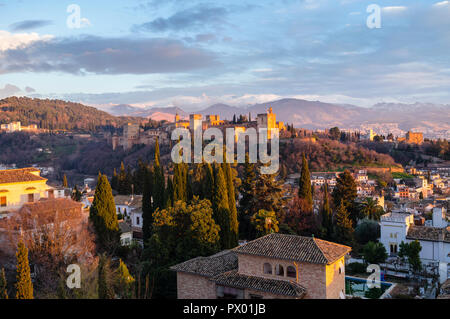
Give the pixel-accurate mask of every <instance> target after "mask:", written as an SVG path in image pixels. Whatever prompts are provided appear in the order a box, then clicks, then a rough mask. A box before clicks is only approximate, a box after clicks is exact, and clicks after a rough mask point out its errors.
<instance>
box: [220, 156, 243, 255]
mask: <svg viewBox="0 0 450 319" xmlns="http://www.w3.org/2000/svg"><path fill="white" fill-rule="evenodd" d="M222 168H223V172H224V174H225V179H226V183H227V193H228V194H227V195H228V207H229V209H230V228H231V229H230V230H231V238H230V245H231V246H232V247H235V246H237V245H238V239H239V223H238V220H237V209H236V195H235V191H234V178H233V175H232V172H231V165H230V163H226V162H225V152H224V161H223V163H222Z"/></svg>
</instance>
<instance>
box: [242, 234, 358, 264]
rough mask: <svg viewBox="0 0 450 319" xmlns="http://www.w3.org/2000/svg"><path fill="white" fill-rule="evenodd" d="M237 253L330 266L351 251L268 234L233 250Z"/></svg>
mask: <svg viewBox="0 0 450 319" xmlns="http://www.w3.org/2000/svg"><path fill="white" fill-rule="evenodd" d="M234 250H235V251H236V252H237V253H241V254H248V255H257V256H263V257H269V258H276V259H286V260H293V261H300V262H307V263H313V264H331V263H333V262H335V261H337V260H338V259H339V258H341V257H343V256H344V255H346V254H347V253H349V252H350V251H351V247H349V246H344V245H340V244H336V243H332V242H329V241H325V240H321V239H317V238H314V237H303V236H296V235H284V234H269V235H266V236H263V237H260V238H258V239H255V240H252V241H250V242H248V243H247V244H245V245H242V246H240V247H237V248H235V249H234Z"/></svg>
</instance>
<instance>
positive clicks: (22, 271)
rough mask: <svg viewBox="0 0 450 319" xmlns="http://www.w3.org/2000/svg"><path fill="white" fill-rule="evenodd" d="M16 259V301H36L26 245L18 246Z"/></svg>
mask: <svg viewBox="0 0 450 319" xmlns="http://www.w3.org/2000/svg"><path fill="white" fill-rule="evenodd" d="M16 258H17V276H16V278H17V283H16V299H34V298H33V283H32V282H31V274H30V265H29V264H28V249H27V248H26V247H25V244H24V243H23V242H19V245H18V246H17V253H16Z"/></svg>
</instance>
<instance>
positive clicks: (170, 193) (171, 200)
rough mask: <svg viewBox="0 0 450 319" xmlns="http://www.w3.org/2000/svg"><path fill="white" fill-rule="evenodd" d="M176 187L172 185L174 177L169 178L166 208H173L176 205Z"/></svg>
mask: <svg viewBox="0 0 450 319" xmlns="http://www.w3.org/2000/svg"><path fill="white" fill-rule="evenodd" d="M174 191H175V190H174V185H173V183H172V177H170V176H169V177H168V178H167V188H166V191H165V194H166V206H165V207H166V208H169V207H172V206H173V203H174V195H175V194H174Z"/></svg>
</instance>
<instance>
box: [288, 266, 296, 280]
mask: <svg viewBox="0 0 450 319" xmlns="http://www.w3.org/2000/svg"><path fill="white" fill-rule="evenodd" d="M286 275H287V276H288V277H291V278H297V271H296V270H295V267H294V266H288V267H287V268H286Z"/></svg>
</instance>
